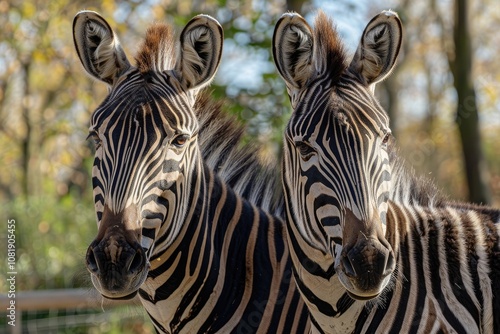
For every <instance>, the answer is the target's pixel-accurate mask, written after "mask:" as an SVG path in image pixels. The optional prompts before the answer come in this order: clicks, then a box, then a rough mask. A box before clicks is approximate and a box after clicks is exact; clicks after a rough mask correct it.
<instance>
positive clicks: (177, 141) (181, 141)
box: [172, 135, 189, 148]
mask: <svg viewBox="0 0 500 334" xmlns="http://www.w3.org/2000/svg"><path fill="white" fill-rule="evenodd" d="M188 139H189V136H188V135H178V136H177V137H175V138H174V139H172V144H173V145H174V146H176V147H178V148H181V147H183V146H184V145H185V144H186V143H187V141H188Z"/></svg>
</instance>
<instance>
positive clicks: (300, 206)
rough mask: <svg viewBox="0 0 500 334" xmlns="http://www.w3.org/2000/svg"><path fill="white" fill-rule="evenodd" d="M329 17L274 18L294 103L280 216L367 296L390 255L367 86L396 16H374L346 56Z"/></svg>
mask: <svg viewBox="0 0 500 334" xmlns="http://www.w3.org/2000/svg"><path fill="white" fill-rule="evenodd" d="M331 24H332V23H331V21H329V20H328V19H326V17H325V16H324V14H322V13H320V14H319V15H318V18H317V20H316V27H315V30H314V31H313V30H312V29H311V28H310V27H309V26H308V24H307V23H306V22H305V21H304V20H303V19H302V18H301V17H300V16H299V15H297V14H285V15H283V16H282V18H281V19H280V20H279V22H278V23H277V24H276V29H275V34H274V41H273V52H274V57H275V62H276V65H277V67H278V71H279V72H280V74H281V75H282V77H283V78H284V79H285V81H286V84H287V89H288V93H289V95H290V97H291V102H292V106H293V108H294V113H293V115H292V117H291V119H290V122H289V124H288V126H287V128H286V130H285V153H284V170H285V173H284V187H285V193H286V199H287V205H288V206H289V208H290V209H289V210H290V212H289V213H290V216H289V217H288V218H289V221H290V222H291V226H290V229H291V230H292V234H293V235H296V236H297V245H300V244H301V243H305V244H307V245H308V246H309V249H310V250H311V249H314V251H315V252H320V253H322V254H324V258H323V259H322V260H321V262H320V263H318V264H319V266H320V267H321V268H322V269H323V270H325V278H326V279H331V278H332V275H333V274H334V273H337V275H338V279H339V280H340V282H341V283H342V284H343V285H344V287H345V288H346V289H347V291H348V292H349V294H350V295H351V296H352V297H353V298H356V299H361V300H362V299H371V298H374V297H376V296H377V295H378V294H379V293H380V292H381V291H382V290H383V289H384V288H385V287H386V285H387V284H388V282H389V280H390V278H391V274H392V272H393V270H394V268H395V261H394V254H393V250H392V248H391V246H390V245H389V243H388V241H387V240H386V239H385V225H386V218H385V217H386V215H387V209H388V207H387V201H388V198H389V190H390V182H391V167H390V164H389V156H388V153H387V145H388V141H389V140H390V129H389V125H388V118H387V116H386V114H385V112H384V111H383V110H382V109H381V108H380V106H379V105H378V103H377V102H376V100H375V99H374V97H373V95H372V93H371V92H370V89H371V87H372V86H373V85H374V84H375V83H376V82H377V81H379V80H381V79H382V78H383V77H384V76H385V75H387V73H388V72H389V71H390V70H391V68H392V66H393V65H394V62H395V59H396V56H397V53H398V51H399V45H400V42H401V25H400V22H399V19H398V18H397V16H396V15H395V14H394V13H392V12H385V13H383V14H380V15H379V16H377V17H376V18H374V19H373V20H372V21H371V22H370V23H369V24H368V26H367V28H366V29H365V31H364V34H363V37H362V40H361V44H360V46H359V48H358V50H357V52H356V55H355V56H354V59H353V60H352V62H351V64H350V65H349V66H347V63H346V61H345V59H344V52H343V50H342V46H341V42H340V40H339V38H338V36H337V35H336V33H335V32H334V31H333V30H332V28H331ZM345 73H347V75H346V74H345ZM299 247H302V246H299ZM301 251H304V250H301ZM332 269H333V270H332ZM335 279H336V278H335Z"/></svg>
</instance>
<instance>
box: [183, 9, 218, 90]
mask: <svg viewBox="0 0 500 334" xmlns="http://www.w3.org/2000/svg"><path fill="white" fill-rule="evenodd" d="M223 41H224V32H223V30H222V27H221V25H220V24H219V22H217V20H215V19H214V18H212V17H210V16H208V15H198V16H195V17H194V18H193V19H191V21H189V22H188V24H187V25H186V27H185V28H184V29H183V30H182V33H181V36H180V51H179V56H178V57H177V63H176V65H175V70H176V72H177V73H178V74H179V75H180V77H181V82H182V84H183V85H184V86H185V87H186V88H188V89H194V88H202V87H203V86H206V85H208V84H209V83H210V81H211V80H212V79H213V78H214V76H215V74H216V73H217V69H218V68H219V64H220V59H221V56H222V45H223Z"/></svg>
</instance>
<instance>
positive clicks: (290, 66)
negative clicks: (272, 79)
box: [273, 13, 314, 93]
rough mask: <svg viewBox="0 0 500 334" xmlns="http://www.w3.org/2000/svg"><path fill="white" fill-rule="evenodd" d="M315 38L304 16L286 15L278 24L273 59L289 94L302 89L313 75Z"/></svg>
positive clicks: (274, 38) (275, 31) (274, 37)
mask: <svg viewBox="0 0 500 334" xmlns="http://www.w3.org/2000/svg"><path fill="white" fill-rule="evenodd" d="M313 45H314V37H313V33H312V29H311V27H310V26H309V24H307V22H306V20H304V18H303V17H302V16H300V15H299V14H296V13H286V14H283V15H282V16H281V18H280V19H279V20H278V22H277V23H276V27H275V28H274V35H273V57H274V63H275V64H276V67H277V68H278V72H279V73H280V75H281V76H282V77H283V79H284V80H285V82H286V85H287V86H288V90H289V93H293V90H296V89H300V88H301V87H302V86H304V85H305V83H306V82H307V80H308V79H309V78H310V76H311V75H312V57H313Z"/></svg>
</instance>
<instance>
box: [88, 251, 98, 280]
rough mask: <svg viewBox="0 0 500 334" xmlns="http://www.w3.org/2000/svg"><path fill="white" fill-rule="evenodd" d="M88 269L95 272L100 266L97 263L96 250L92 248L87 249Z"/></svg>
mask: <svg viewBox="0 0 500 334" xmlns="http://www.w3.org/2000/svg"><path fill="white" fill-rule="evenodd" d="M87 269H88V270H89V271H90V272H92V273H94V274H96V273H98V272H99V266H98V265H97V260H96V257H95V254H94V251H93V250H92V249H91V248H89V249H88V250H87Z"/></svg>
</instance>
